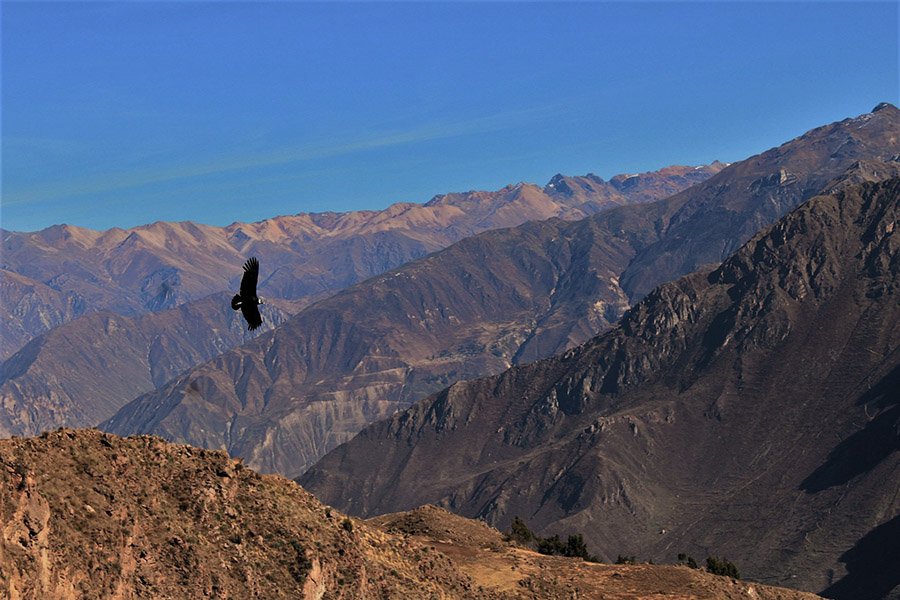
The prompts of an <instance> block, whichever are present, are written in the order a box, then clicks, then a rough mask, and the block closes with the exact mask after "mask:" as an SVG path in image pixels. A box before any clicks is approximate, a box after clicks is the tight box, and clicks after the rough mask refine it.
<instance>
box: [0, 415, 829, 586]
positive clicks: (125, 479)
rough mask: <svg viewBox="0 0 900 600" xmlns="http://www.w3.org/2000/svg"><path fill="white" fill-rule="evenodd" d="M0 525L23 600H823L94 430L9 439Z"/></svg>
mask: <svg viewBox="0 0 900 600" xmlns="http://www.w3.org/2000/svg"><path fill="white" fill-rule="evenodd" d="M0 523H2V527H0V595H3V597H5V598H11V599H17V600H74V599H75V598H78V599H80V600H93V599H99V598H171V599H190V600H196V599H198V598H210V599H212V598H241V599H243V598H266V599H275V598H294V599H298V600H313V599H321V598H333V599H350V598H354V599H356V598H358V599H361V600H371V599H374V598H384V599H393V598H409V599H411V600H419V599H422V600H426V599H431V598H444V599H447V600H451V599H459V600H463V599H465V600H489V599H496V600H525V599H527V598H535V597H540V598H545V599H547V600H563V599H570V598H572V597H573V594H578V596H579V597H585V598H598V597H601V596H600V595H601V594H602V597H603V598H607V599H608V600H625V599H626V598H634V597H635V595H638V596H640V597H650V596H651V595H657V594H665V595H666V596H667V597H672V594H677V597H678V598H683V599H684V600H807V599H809V600H812V599H813V598H815V597H814V596H812V595H808V594H801V593H797V592H791V591H789V590H784V589H777V588H770V587H767V586H761V585H758V584H755V583H750V582H744V581H735V580H732V579H731V578H726V577H716V576H713V575H710V574H707V573H704V572H701V571H698V570H694V569H688V568H687V567H679V566H672V565H669V566H652V565H628V566H623V565H598V564H589V563H585V562H583V561H581V560H580V559H573V558H562V557H550V556H542V555H538V554H536V553H534V552H529V551H526V550H524V549H521V548H517V547H515V546H512V545H510V544H508V543H506V542H505V541H504V540H503V538H502V536H501V535H500V533H499V532H497V531H496V530H492V529H490V528H488V527H486V526H485V525H484V524H482V523H478V522H475V521H469V520H467V519H462V518H460V517H456V516H454V515H451V514H449V513H447V512H445V511H441V510H438V509H435V508H433V507H423V508H421V509H418V510H416V511H414V512H412V513H410V514H408V515H392V518H391V519H387V520H384V522H381V523H379V522H372V523H367V522H362V521H358V520H353V519H347V518H345V517H344V516H343V515H341V514H340V513H338V512H337V511H333V510H331V509H330V508H328V507H326V506H323V505H322V504H320V503H319V502H318V501H316V500H315V498H313V497H312V496H311V495H310V494H308V493H306V492H305V491H303V489H301V488H300V487H299V486H297V485H296V484H295V483H293V482H291V481H288V480H286V479H284V478H282V477H279V476H272V475H269V476H260V475H258V474H256V473H254V472H253V471H251V470H249V469H247V468H244V467H243V465H242V464H241V463H240V462H239V461H234V460H231V459H229V458H228V457H227V456H225V455H224V454H223V453H221V452H215V451H208V450H199V449H196V448H191V447H188V446H175V445H172V444H167V443H165V442H163V441H162V440H160V439H158V438H154V437H150V436H142V437H135V438H128V439H122V438H119V437H116V436H112V435H107V434H102V433H100V432H98V431H90V430H84V431H73V430H60V431H57V432H53V433H48V434H45V435H43V436H41V438H32V439H25V440H22V439H16V440H0ZM473 532H477V533H478V536H477V537H475V538H472V537H471V534H472V533H473Z"/></svg>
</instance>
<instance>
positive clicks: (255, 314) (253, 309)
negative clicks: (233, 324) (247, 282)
mask: <svg viewBox="0 0 900 600" xmlns="http://www.w3.org/2000/svg"><path fill="white" fill-rule="evenodd" d="M246 277H247V276H246V275H244V278H245V279H246ZM241 287H243V286H241ZM241 314H242V315H244V319H246V320H247V329H249V330H250V331H253V330H254V329H256V328H257V327H259V326H260V325H262V316H261V315H260V314H259V308H258V307H257V306H256V305H255V304H246V303H245V304H242V305H241Z"/></svg>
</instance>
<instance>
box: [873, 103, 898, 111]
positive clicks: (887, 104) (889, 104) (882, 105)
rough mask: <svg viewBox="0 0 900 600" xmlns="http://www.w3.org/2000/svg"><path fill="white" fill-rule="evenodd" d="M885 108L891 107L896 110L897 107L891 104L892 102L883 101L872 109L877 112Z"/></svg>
mask: <svg viewBox="0 0 900 600" xmlns="http://www.w3.org/2000/svg"><path fill="white" fill-rule="evenodd" d="M885 109H890V110H894V111H896V110H897V107H896V106H894V105H893V104H891V103H890V102H881V103H880V104H878V106H876V107H875V108H873V109H872V112H873V113H877V112H878V111H880V110H885Z"/></svg>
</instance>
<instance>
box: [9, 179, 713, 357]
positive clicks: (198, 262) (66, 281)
mask: <svg viewBox="0 0 900 600" xmlns="http://www.w3.org/2000/svg"><path fill="white" fill-rule="evenodd" d="M722 166H723V165H722V164H721V163H713V164H712V165H707V166H702V167H683V166H677V167H667V168H666V169H663V170H660V171H655V172H650V173H641V174H638V175H628V176H625V175H619V176H616V177H613V178H612V179H611V180H610V181H609V182H606V181H603V180H602V179H601V178H599V177H596V176H594V175H587V176H584V177H564V176H562V175H557V176H556V177H554V178H553V180H552V181H551V182H550V183H549V184H548V185H547V186H546V187H545V188H543V189H541V188H539V187H538V186H535V185H532V184H519V185H514V186H513V185H511V186H508V187H506V188H504V189H502V190H499V191H496V192H467V193H460V194H446V195H442V196H436V197H435V198H433V199H432V200H431V201H430V202H428V203H426V204H421V205H420V204H413V203H398V204H394V205H392V206H389V207H388V208H386V209H384V210H380V211H354V212H348V213H301V214H298V215H292V216H282V217H275V218H272V219H267V220H265V221H260V222H257V223H234V224H232V225H230V226H228V227H210V226H207V225H201V224H197V223H192V222H180V223H167V222H157V223H153V224H150V225H144V226H141V227H135V228H132V229H127V230H126V229H118V228H114V229H110V230H108V231H94V230H90V229H85V228H81V227H74V226H71V225H56V226H53V227H49V228H47V229H44V230H41V231H37V232H31V233H20V232H11V231H2V230H0V235H2V239H3V258H2V261H3V262H2V265H0V268H2V269H3V271H4V273H3V280H2V285H0V307H2V310H3V311H4V314H3V315H2V316H3V318H4V323H7V325H6V326H4V328H3V330H2V337H0V359H2V358H7V357H8V356H10V355H11V354H12V353H13V352H15V351H16V350H17V349H19V348H20V347H22V346H23V345H24V344H25V343H26V342H27V341H28V340H29V339H31V338H32V337H34V336H36V335H39V334H41V333H43V332H44V331H47V330H48V329H50V328H52V327H54V326H56V325H60V324H62V323H65V322H67V321H69V320H71V319H73V318H75V317H77V316H79V315H81V314H84V313H86V312H91V311H96V310H109V311H112V312H115V313H117V314H120V315H124V316H133V315H136V314H140V313H143V312H147V311H158V310H163V309H166V308H171V307H174V306H177V305H179V304H182V303H184V302H188V301H190V300H196V299H199V298H202V297H203V296H206V295H209V294H212V293H215V292H220V291H223V290H228V289H232V288H235V287H236V285H237V282H238V281H239V279H240V270H239V269H235V265H240V264H241V263H243V261H244V260H245V259H246V258H247V257H248V256H251V255H254V256H257V257H259V258H260V260H261V261H262V264H263V266H264V268H265V270H266V271H265V272H266V275H265V277H264V278H263V279H262V280H261V281H260V291H261V293H262V294H263V295H266V296H268V297H272V298H281V299H287V300H292V301H295V302H296V303H297V306H298V307H300V306H303V305H305V304H308V303H309V302H310V301H312V300H314V299H316V298H321V297H324V296H326V295H328V294H330V293H333V292H334V291H337V290H339V289H341V288H344V287H346V286H348V285H350V284H353V283H356V282H357V281H361V280H363V279H365V278H367V277H371V276H372V275H377V274H378V273H382V272H384V271H387V270H388V269H391V268H394V267H397V266H399V265H401V264H403V263H405V262H408V261H409V260H412V259H414V258H418V257H421V256H424V255H425V254H427V253H429V252H432V251H434V250H438V249H440V248H443V247H446V246H448V245H449V244H451V243H453V242H455V241H457V240H460V239H462V238H464V237H467V236H469V235H473V234H475V233H478V232H480V231H485V230H487V229H493V228H498V227H510V226H513V225H518V224H520V223H523V222H525V221H529V220H536V219H538V220H540V219H548V218H550V217H561V218H564V219H569V220H573V219H579V218H583V217H585V216H587V215H591V214H594V213H596V212H598V211H601V210H604V209H606V208H609V207H611V206H618V205H622V204H628V203H632V202H646V201H650V200H656V199H659V198H663V197H665V196H667V195H670V194H671V193H674V192H676V191H679V190H682V189H684V188H686V187H689V186H690V185H693V184H694V183H697V182H700V181H703V180H704V179H706V178H707V177H709V176H710V175H713V174H715V173H717V172H718V171H719V170H720V169H721V168H722Z"/></svg>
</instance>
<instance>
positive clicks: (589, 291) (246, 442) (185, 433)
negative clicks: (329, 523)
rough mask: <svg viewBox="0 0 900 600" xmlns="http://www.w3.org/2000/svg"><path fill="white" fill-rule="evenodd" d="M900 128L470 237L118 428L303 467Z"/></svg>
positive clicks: (703, 249) (855, 158)
mask: <svg viewBox="0 0 900 600" xmlns="http://www.w3.org/2000/svg"><path fill="white" fill-rule="evenodd" d="M898 140H900V111H898V110H897V109H896V108H895V107H893V106H890V105H885V106H879V107H878V108H877V110H876V111H874V112H873V113H868V114H865V115H862V116H860V117H857V118H855V119H846V120H844V121H841V122H839V123H834V124H831V125H828V126H825V127H820V128H817V129H815V130H813V131H811V132H809V133H807V134H805V135H803V136H801V137H799V138H797V139H795V140H792V141H790V142H788V143H786V144H783V145H782V146H780V147H778V148H774V149H772V150H769V151H767V152H764V153H762V154H761V155H758V156H754V157H751V158H749V159H746V160H744V161H741V162H738V163H735V164H732V165H730V166H728V167H726V168H724V169H722V170H721V171H720V172H719V173H718V174H716V175H715V176H713V177H712V178H710V179H708V180H706V181H704V182H702V183H700V184H697V185H695V186H692V187H691V188H688V189H687V190H685V191H683V192H680V193H679V194H676V195H674V196H672V197H670V198H667V199H664V200H660V201H657V202H652V203H644V204H639V205H630V206H622V207H617V208H613V209H610V210H607V211H604V212H601V213H599V214H596V215H593V216H591V217H588V218H587V219H584V220H581V221H578V222H574V223H567V222H564V221H560V220H557V221H553V220H550V221H544V222H541V223H528V224H525V225H522V226H519V227H516V228H512V229H507V230H497V231H488V232H485V233H482V234H479V235H477V236H474V237H470V238H468V239H465V240H462V241H461V242H459V243H457V244H455V245H453V246H451V247H449V248H447V249H446V250H444V251H441V252H439V253H436V254H433V255H431V256H429V257H426V258H424V259H420V260H418V261H415V262H412V263H409V264H407V265H405V266H403V267H401V268H399V269H397V270H394V271H392V272H389V273H387V274H385V275H382V276H379V277H375V278H372V279H370V280H367V281H365V282H362V283H360V284H357V285H356V286H353V287H351V288H349V289H347V290H344V291H343V292H341V293H339V294H337V295H335V296H333V297H331V298H328V299H326V300H323V301H321V302H319V303H317V304H315V305H313V306H311V307H309V308H307V309H305V310H303V311H301V312H300V313H298V314H297V315H296V316H294V317H293V318H291V319H290V320H289V321H287V322H286V323H285V324H284V325H283V326H281V327H279V328H278V329H277V330H275V331H273V332H271V333H268V334H265V335H263V336H260V337H259V338H257V339H255V340H254V341H252V342H250V343H248V344H245V345H243V346H240V347H238V348H235V349H233V350H231V351H229V352H226V353H224V354H222V355H221V356H219V357H217V358H216V359H214V360H212V361H210V362H209V363H206V364H204V365H201V366H200V367H197V368H196V369H193V370H191V371H188V372H187V373H184V374H183V375H181V376H179V377H178V378H176V379H174V380H173V381H171V382H169V383H168V384H167V385H165V386H163V387H161V388H159V389H157V390H155V391H152V392H150V393H148V394H147V395H144V396H142V397H140V398H138V399H136V400H134V401H133V402H131V403H129V404H128V405H126V406H124V407H123V408H122V409H121V410H120V411H119V412H118V413H117V414H116V415H115V416H113V417H112V418H111V419H110V420H108V421H106V422H105V423H104V424H102V425H101V427H103V428H105V429H107V430H109V431H112V432H114V433H118V434H122V435H127V434H132V433H155V434H159V435H162V436H163V437H166V438H167V439H172V440H176V441H180V442H186V443H191V444H195V445H200V446H204V447H212V448H223V449H226V450H227V451H229V452H230V453H232V454H235V455H238V456H243V457H245V458H246V459H247V460H248V463H249V464H250V465H252V466H253V467H254V468H258V469H261V470H263V471H277V472H280V473H282V474H285V475H289V476H296V475H299V474H301V473H302V472H303V471H304V470H305V469H306V468H307V467H308V466H310V465H311V464H312V463H313V462H315V460H317V459H318V458H319V457H321V456H322V455H324V453H325V452H327V451H328V450H330V449H331V448H333V447H334V446H336V445H337V444H339V443H342V442H344V441H347V440H348V439H350V438H351V437H352V436H353V435H354V434H355V433H356V432H357V431H359V430H360V429H361V428H362V427H363V426H364V425H365V424H366V423H368V422H372V421H375V420H377V419H380V418H385V417H388V416H390V415H391V414H392V413H393V412H395V411H396V410H398V409H402V408H405V407H406V406H408V405H409V404H410V403H411V402H413V401H416V400H418V399H420V398H423V397H425V396H426V395H428V394H429V393H433V392H435V391H438V390H439V389H441V388H443V387H445V386H446V385H449V384H450V383H452V382H453V381H455V380H459V379H466V378H472V377H477V376H482V375H487V374H491V373H499V372H500V371H502V370H503V369H505V368H507V367H509V366H510V365H515V364H522V363H525V362H528V361H531V360H536V359H539V358H543V357H547V356H551V355H553V354H555V353H558V352H560V351H563V350H565V349H566V348H570V347H572V346H575V345H577V344H579V343H581V342H584V341H586V340H588V339H590V338H591V337H593V336H594V335H596V334H597V333H598V332H600V331H602V330H603V329H605V328H608V327H609V326H611V325H612V324H613V323H615V322H616V320H617V319H618V318H619V317H620V316H621V315H622V314H623V312H624V311H625V310H626V309H627V308H628V307H629V306H630V305H631V304H632V303H634V302H635V301H637V300H639V299H640V298H641V296H642V295H643V294H644V293H645V292H644V289H645V288H646V287H647V286H648V285H649V284H650V283H654V284H658V283H662V282H664V281H667V280H669V279H671V278H674V277H676V276H679V275H683V274H685V273H688V272H690V271H692V270H694V269H696V268H698V267H700V266H702V265H705V264H710V263H712V264H717V263H719V262H720V261H721V260H723V259H724V258H726V257H727V255H728V253H730V252H731V251H733V249H734V248H737V247H739V245H740V243H742V242H743V241H746V240H747V239H749V237H750V236H751V235H752V234H753V233H755V232H756V231H757V229H758V228H759V227H761V226H762V224H765V223H771V222H773V221H774V220H775V219H776V218H778V217H779V216H781V215H782V214H784V213H785V212H787V211H789V210H790V209H791V208H793V207H795V206H797V205H799V204H800V203H802V202H803V201H804V200H806V199H808V198H809V197H811V196H812V195H814V193H816V192H817V191H821V190H822V189H823V188H827V187H828V186H830V185H831V186H834V185H837V184H838V183H839V182H840V181H845V182H846V181H852V180H863V179H867V178H879V177H883V176H885V175H887V174H889V173H890V172H892V171H896V169H897V165H898V163H897V161H894V160H891V159H892V158H893V157H895V156H897V155H900V142H898ZM695 238H696V239H701V240H702V241H703V242H702V243H695V242H693V241H691V240H693V239H695Z"/></svg>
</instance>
